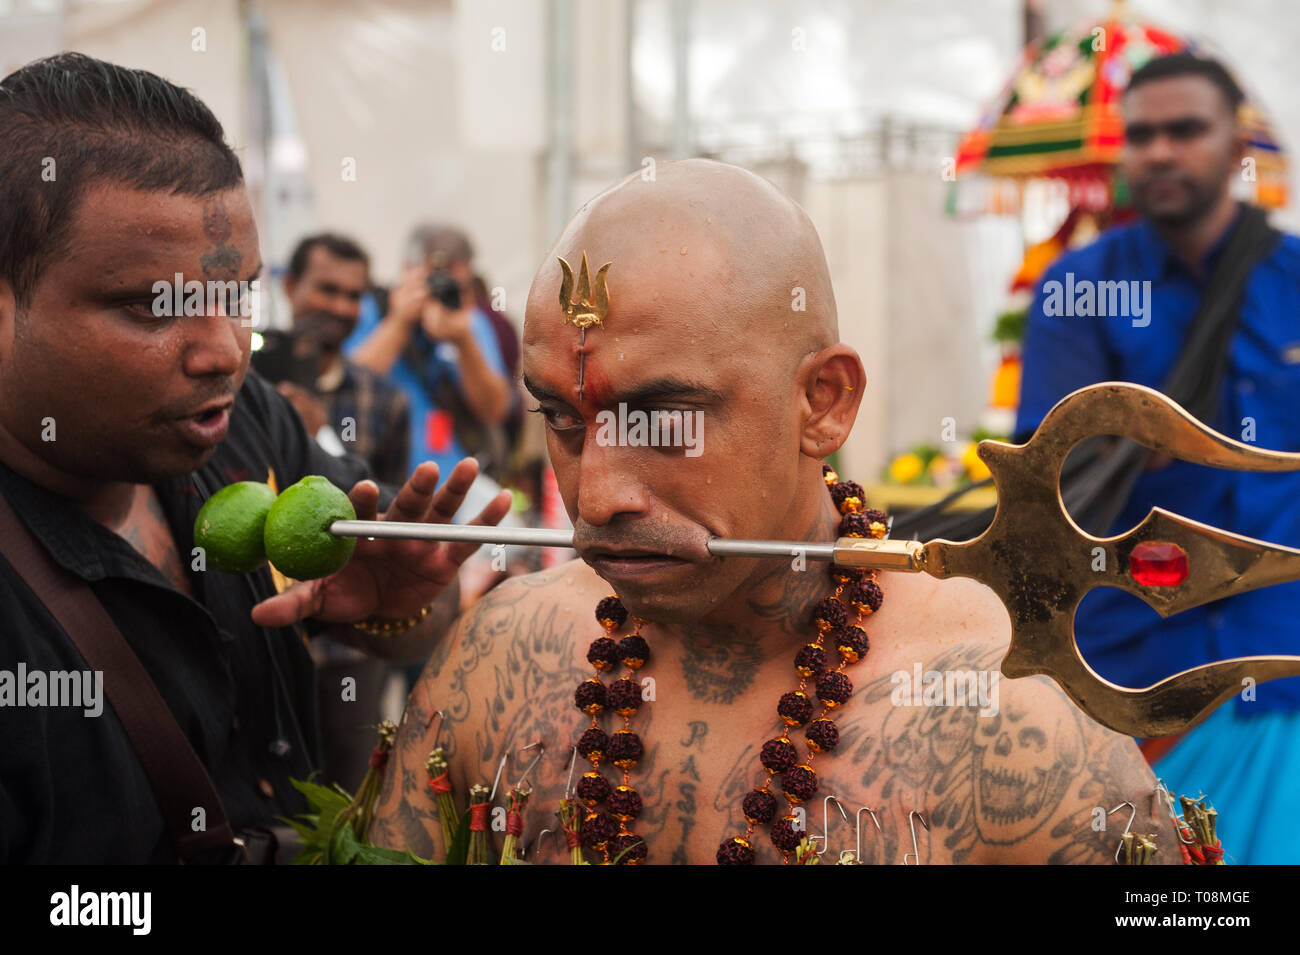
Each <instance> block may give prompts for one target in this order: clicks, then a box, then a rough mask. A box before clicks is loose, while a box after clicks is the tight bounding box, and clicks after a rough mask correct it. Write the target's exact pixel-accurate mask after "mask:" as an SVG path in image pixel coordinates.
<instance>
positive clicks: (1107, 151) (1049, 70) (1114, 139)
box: [956, 2, 1287, 211]
mask: <svg viewBox="0 0 1300 955" xmlns="http://www.w3.org/2000/svg"><path fill="white" fill-rule="evenodd" d="M1180 51H1187V52H1191V53H1202V54H1205V55H1211V53H1210V51H1209V50H1208V49H1206V47H1205V46H1204V45H1203V44H1198V43H1197V42H1195V41H1193V40H1190V39H1184V38H1180V37H1177V36H1175V35H1174V34H1172V33H1169V32H1168V31H1166V30H1162V29H1160V28H1159V27H1156V26H1152V25H1151V24H1147V23H1143V22H1140V21H1138V20H1137V19H1135V18H1134V17H1133V16H1132V15H1131V14H1130V12H1129V11H1128V9H1127V7H1126V6H1125V5H1124V4H1123V3H1122V2H1121V3H1117V4H1116V5H1115V7H1114V8H1113V9H1112V11H1111V13H1110V15H1109V16H1108V17H1107V18H1106V19H1104V20H1101V21H1090V22H1085V23H1081V24H1078V25H1076V26H1074V27H1071V28H1070V29H1068V30H1064V31H1062V32H1060V33H1057V34H1055V35H1053V36H1050V37H1047V38H1046V39H1044V40H1042V41H1038V42H1035V43H1032V44H1030V45H1029V46H1028V47H1026V49H1025V51H1024V54H1023V55H1022V57H1021V60H1020V63H1019V65H1018V66H1017V68H1016V70H1015V72H1014V73H1013V74H1012V76H1011V79H1010V80H1009V82H1008V83H1007V85H1006V86H1005V87H1004V88H1003V90H1002V92H1001V93H1000V94H999V96H998V97H997V99H996V101H995V102H994V104H993V106H992V107H991V108H990V109H989V110H988V111H987V112H986V113H985V115H984V117H983V118H982V119H981V121H980V123H979V125H978V126H977V127H976V128H975V129H974V130H972V131H971V132H970V133H968V134H967V135H966V136H965V137H964V138H963V139H962V141H961V143H960V145H959V146H958V149H957V156H956V174H957V177H958V179H959V180H960V179H961V177H962V176H964V175H968V174H971V173H983V174H985V175H987V176H992V177H1002V178H1008V179H1011V180H1022V181H1023V180H1025V179H1032V178H1057V179H1065V180H1067V181H1069V182H1070V184H1071V188H1070V191H1071V202H1070V204H1071V207H1079V206H1083V207H1085V208H1093V209H1099V208H1102V207H1104V206H1107V205H1109V204H1110V200H1111V198H1112V197H1111V185H1112V178H1113V172H1114V168H1115V166H1116V164H1117V162H1118V160H1119V153H1120V149H1121V147H1122V146H1123V141H1124V122H1123V117H1122V116H1121V113H1120V96H1121V94H1122V93H1123V91H1124V88H1125V87H1126V86H1127V85H1128V81H1129V77H1131V76H1132V75H1133V73H1134V72H1135V71H1136V70H1137V69H1139V68H1140V67H1141V66H1142V65H1143V64H1145V63H1146V62H1147V61H1148V60H1150V59H1153V58H1155V57H1158V56H1164V55H1166V54H1169V53H1176V52H1180ZM1225 65H1228V66H1229V68H1231V64H1225ZM1240 119H1241V122H1242V125H1243V129H1244V132H1245V136H1246V140H1247V156H1248V157H1249V158H1251V159H1252V160H1253V169H1251V170H1250V173H1251V174H1252V175H1253V184H1254V187H1255V196H1254V201H1255V202H1256V203H1257V204H1259V205H1261V206H1265V207H1268V208H1278V207H1281V206H1283V205H1285V204H1286V201H1287V186H1286V178H1287V177H1286V157H1285V155H1284V153H1283V152H1282V149H1281V147H1280V146H1279V145H1278V141H1277V138H1276V137H1275V136H1274V134H1273V131H1272V129H1271V128H1270V126H1269V123H1268V119H1267V117H1266V116H1265V114H1264V112H1263V110H1262V109H1261V108H1260V107H1259V105H1258V104H1257V103H1256V102H1255V101H1253V100H1252V99H1251V97H1250V96H1249V94H1248V95H1247V98H1246V102H1245V103H1243V104H1242V107H1241V112H1240ZM1244 178H1246V181H1247V182H1248V183H1249V182H1250V181H1251V178H1250V176H1249V175H1248V176H1247V177H1244ZM1013 194H1014V190H1013ZM1006 195H1007V194H1006V192H1005V191H1003V192H1001V193H998V192H997V191H996V190H994V196H993V198H995V199H997V200H998V205H1000V206H1002V207H1003V208H1000V209H998V210H996V211H1011V210H1009V209H1006V208H1005V205H1006ZM1118 198H1120V201H1121V204H1122V195H1121V196H1120V197H1118ZM962 204H963V205H965V203H962ZM1013 204H1014V200H1013Z"/></svg>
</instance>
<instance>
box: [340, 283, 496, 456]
mask: <svg viewBox="0 0 1300 955" xmlns="http://www.w3.org/2000/svg"><path fill="white" fill-rule="evenodd" d="M382 318H383V316H381V315H380V314H379V308H378V306H377V305H376V303H375V300H374V297H373V296H371V295H366V296H364V297H363V298H362V301H361V318H360V320H359V321H358V322H357V327H356V328H355V329H353V331H352V334H351V335H349V336H348V338H347V340H346V341H345V342H344V343H343V353H344V354H345V355H351V354H352V353H353V352H355V351H356V349H357V348H358V347H359V346H360V345H361V343H362V342H364V341H365V340H366V339H367V338H368V337H370V335H371V333H372V332H374V330H375V329H376V328H377V327H378V326H379V323H380V321H381V320H382ZM470 330H471V331H472V333H473V335H474V341H475V343H476V344H477V345H478V348H479V351H480V352H482V354H483V359H484V361H486V362H487V364H488V367H490V368H492V369H493V370H494V371H496V372H497V373H498V374H499V375H501V377H503V378H508V377H509V372H507V371H506V365H505V362H504V361H503V360H502V358H501V346H500V344H499V343H498V342H497V336H496V332H495V331H494V330H493V328H492V322H491V320H489V319H488V317H487V315H485V314H484V313H483V312H482V310H481V309H478V308H475V309H474V313H473V315H472V317H471V318H470ZM415 334H416V335H417V340H418V341H419V342H420V343H421V351H422V354H423V355H424V356H425V360H423V361H421V362H419V363H418V364H419V367H415V366H413V365H412V364H411V362H410V361H408V360H407V357H406V355H405V354H403V355H402V356H400V357H399V358H398V359H397V362H396V363H395V364H394V365H393V368H392V370H391V371H390V372H389V373H388V377H389V380H390V381H392V382H393V384H395V385H397V386H398V387H399V388H401V389H402V391H403V393H405V395H406V397H407V400H408V401H409V402H410V415H411V459H410V464H409V466H408V467H407V469H406V473H407V474H408V475H409V474H410V473H411V472H412V471H414V470H415V466H416V465H417V464H419V463H420V462H421V461H434V462H436V463H437V465H438V473H439V474H440V475H441V476H442V477H443V478H445V477H446V476H447V475H448V474H450V473H451V469H452V468H454V467H455V466H456V463H457V462H458V461H460V459H461V458H463V457H465V456H466V455H467V453H469V452H466V450H465V449H464V448H463V447H462V446H461V444H460V441H458V440H457V438H456V433H455V430H454V428H453V427H452V425H451V420H450V416H449V415H448V414H447V413H446V412H445V411H444V410H442V409H439V408H438V406H437V404H436V403H435V401H434V396H435V394H436V393H437V388H438V384H439V382H440V381H441V379H442V377H443V376H450V378H451V379H452V381H454V382H456V384H457V385H459V384H460V368H459V367H458V365H457V362H456V346H455V345H452V344H450V343H448V342H433V341H430V340H429V339H428V338H427V337H426V336H425V335H424V334H423V333H422V332H421V331H420V330H419V329H417V330H416V333H415Z"/></svg>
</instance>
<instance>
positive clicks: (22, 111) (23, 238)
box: [0, 53, 244, 308]
mask: <svg viewBox="0 0 1300 955" xmlns="http://www.w3.org/2000/svg"><path fill="white" fill-rule="evenodd" d="M0 143H3V144H4V145H3V147H0V279H3V280H6V281H8V282H9V283H10V284H11V285H12V286H13V290H14V297H15V299H16V300H17V303H18V306H19V308H23V307H24V306H26V305H28V304H29V303H30V301H31V295H32V291H33V290H34V289H35V287H36V283H37V281H38V279H39V278H40V275H41V271H42V269H43V268H44V267H45V264H46V263H47V262H49V261H50V260H51V259H52V258H53V257H55V256H57V255H59V254H60V253H61V252H63V251H64V248H65V244H66V242H67V239H68V233H69V230H70V227H71V225H72V220H73V217H74V215H75V213H76V210H77V206H78V204H79V203H80V201H81V198H82V197H83V196H84V195H85V193H86V191H87V189H88V188H89V187H91V186H92V185H97V184H100V183H113V184H117V185H122V186H126V187H130V188H135V189H143V190H149V191H156V192H157V191H165V192H167V193H169V194H171V195H186V196H204V195H208V194H210V193H213V192H220V191H222V190H224V189H231V188H234V187H236V186H238V185H240V184H241V183H242V182H243V181H244V175H243V171H242V170H241V169H240V165H239V159H238V157H236V156H235V154H234V152H233V151H231V149H230V147H229V146H227V145H226V141H225V136H224V134H223V132H222V129H221V123H220V122H218V121H217V118H216V116H214V115H213V114H212V111H211V110H210V109H208V108H207V107H206V106H205V105H203V103H202V102H201V101H200V100H199V99H198V97H196V96H195V95H194V94H193V93H190V92H189V91H188V90H184V89H181V88H180V87H179V86H175V85H174V84H172V83H169V82H167V81H166V80H164V79H163V78H162V77H160V76H157V75H155V74H153V73H148V72H145V71H144V70H129V69H126V68H125V67H121V66H115V65H114V64H112V63H105V62H104V61H103V60H96V59H94V58H92V57H89V56H85V55H83V54H80V53H60V54H59V55H57V56H51V57H46V58H45V59H43V60H36V61H35V62H32V63H28V64H27V65H26V66H24V67H22V68H21V69H19V70H16V71H15V72H13V73H10V74H9V75H8V76H6V77H5V78H4V79H3V80H0ZM47 160H52V161H53V166H52V167H51V166H50V163H49V162H47ZM47 169H49V172H46V170H47ZM47 180H48V181H47Z"/></svg>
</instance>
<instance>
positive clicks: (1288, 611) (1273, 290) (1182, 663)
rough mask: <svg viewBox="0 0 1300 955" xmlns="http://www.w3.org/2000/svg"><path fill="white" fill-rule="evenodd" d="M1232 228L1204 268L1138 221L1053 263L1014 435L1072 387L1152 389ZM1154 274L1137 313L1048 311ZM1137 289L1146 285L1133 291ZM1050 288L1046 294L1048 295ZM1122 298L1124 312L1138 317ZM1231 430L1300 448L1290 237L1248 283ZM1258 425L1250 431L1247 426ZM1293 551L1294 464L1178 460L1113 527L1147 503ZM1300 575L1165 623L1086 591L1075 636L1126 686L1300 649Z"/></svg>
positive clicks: (1296, 291) (1270, 697)
mask: <svg viewBox="0 0 1300 955" xmlns="http://www.w3.org/2000/svg"><path fill="white" fill-rule="evenodd" d="M1225 241H1226V235H1225V237H1224V238H1223V239H1221V240H1220V241H1219V243H1218V245H1217V246H1216V247H1215V248H1214V249H1212V250H1211V251H1210V253H1209V254H1208V255H1207V261H1206V262H1205V263H1204V265H1203V268H1202V269H1201V270H1200V276H1198V275H1197V274H1194V273H1193V272H1191V271H1189V270H1188V269H1187V268H1186V267H1185V266H1184V265H1183V264H1182V263H1181V262H1180V261H1179V260H1178V258H1177V257H1176V256H1175V255H1174V253H1173V252H1172V250H1171V249H1170V248H1169V247H1168V246H1167V245H1166V244H1165V243H1164V242H1163V240H1161V239H1160V237H1159V236H1158V235H1157V233H1156V232H1155V230H1154V229H1153V228H1152V227H1151V226H1150V225H1149V224H1148V223H1147V222H1146V221H1145V220H1143V221H1140V222H1138V223H1137V224H1134V225H1129V226H1124V227H1120V228H1116V229H1111V230H1109V231H1107V232H1105V233H1103V234H1102V235H1101V237H1099V238H1098V240H1097V241H1096V242H1094V243H1092V244H1091V245H1089V246H1086V247H1084V248H1081V249H1078V250H1076V251H1072V252H1068V253H1066V254H1065V255H1063V256H1062V257H1061V258H1059V259H1058V260H1057V261H1056V262H1055V263H1054V264H1053V265H1052V266H1051V268H1049V269H1048V270H1047V272H1046V273H1045V275H1044V276H1043V280H1042V283H1041V284H1040V285H1039V288H1038V290H1037V294H1036V295H1035V299H1034V303H1033V305H1032V307H1031V309H1030V315H1029V322H1028V327H1027V331H1026V338H1025V348H1024V366H1023V377H1022V381H1021V395H1020V411H1019V415H1018V418H1017V421H1016V440H1017V441H1023V440H1025V439H1027V438H1028V436H1029V435H1030V434H1031V433H1032V432H1033V429H1034V428H1035V427H1037V425H1038V423H1039V422H1040V421H1041V420H1042V418H1043V416H1044V415H1045V414H1046V413H1047V412H1048V411H1049V410H1050V409H1051V408H1052V406H1053V405H1054V404H1056V402H1057V401H1059V400H1060V399H1061V398H1063V397H1064V396H1065V395H1067V394H1069V393H1070V392H1072V391H1074V390H1076V389H1078V388H1082V387H1084V386H1085V385H1089V384H1093V383H1096V382H1099V381H1108V380H1121V381H1133V382H1137V383H1139V384H1143V385H1149V386H1151V387H1153V388H1160V386H1161V384H1162V382H1163V380H1164V378H1165V377H1166V375H1167V374H1168V373H1169V371H1170V370H1171V369H1172V367H1173V364H1174V362H1175V360H1176V359H1177V356H1178V353H1179V351H1180V350H1181V348H1182V345H1183V342H1184V340H1185V338H1186V336H1187V334H1188V331H1189V329H1190V326H1191V321H1192V318H1193V316H1194V315H1195V313H1196V308H1197V305H1198V304H1199V301H1200V298H1201V295H1202V294H1203V293H1204V291H1205V278H1204V276H1208V274H1209V273H1210V270H1211V269H1212V267H1213V264H1214V262H1215V261H1216V260H1217V256H1218V255H1219V253H1220V252H1221V251H1222V247H1223V244H1224V242H1225ZM1115 280H1121V281H1126V282H1138V283H1141V282H1144V281H1149V282H1150V283H1151V284H1150V286H1149V295H1148V296H1145V297H1144V298H1143V299H1141V300H1140V301H1142V303H1143V305H1144V309H1145V314H1143V315H1137V314H1126V315H1119V316H1116V315H1112V316H1107V317H1097V316H1093V317H1083V316H1081V315H1079V314H1075V315H1073V316H1069V317H1066V316H1061V315H1060V314H1059V313H1060V311H1061V310H1060V309H1058V308H1051V309H1046V310H1045V308H1044V305H1045V302H1046V301H1048V295H1050V293H1051V292H1052V291H1053V289H1054V288H1055V287H1054V286H1052V285H1050V284H1049V283H1052V282H1059V283H1061V284H1062V287H1063V288H1065V289H1068V288H1070V286H1071V285H1073V287H1074V288H1076V289H1078V288H1079V287H1080V283H1081V282H1092V283H1096V282H1102V281H1115ZM1138 287H1139V288H1140V287H1141V286H1138ZM1045 290H1046V291H1045ZM1131 306H1132V302H1130V312H1133V311H1134V310H1133V308H1132V307H1131ZM1046 311H1053V312H1054V313H1055V314H1053V315H1049V314H1046V313H1045V312H1046ZM1209 424H1210V425H1211V426H1212V427H1214V428H1216V429H1217V430H1219V431H1221V432H1223V433H1224V434H1227V435H1228V436H1230V437H1234V438H1238V439H1239V440H1243V441H1252V442H1253V443H1255V444H1257V445H1259V446H1260V447H1264V448H1272V449H1276V450H1282V451H1298V450H1300V238H1297V237H1295V236H1290V235H1287V236H1284V237H1283V238H1282V241H1281V242H1279V243H1278V245H1277V246H1276V247H1275V248H1274V250H1273V251H1272V253H1271V254H1270V255H1268V256H1267V257H1266V258H1264V259H1263V260H1261V261H1260V262H1258V263H1257V264H1256V265H1255V267H1254V269H1253V270H1252V271H1251V274H1250V276H1249V279H1248V280H1247V283H1246V289H1245V294H1244V297H1243V301H1242V309H1241V317H1240V324H1239V326H1238V329H1237V333H1236V335H1235V336H1234V338H1233V340H1232V344H1231V353H1230V356H1229V367H1228V369H1227V371H1226V373H1225V381H1224V384H1223V391H1222V395H1221V399H1220V409H1219V414H1218V417H1217V419H1216V420H1214V421H1211V422H1209ZM1252 431H1253V434H1252ZM1156 505H1159V506H1161V507H1163V508H1165V509H1167V510H1170V511H1173V512H1175V513H1177V514H1181V515H1183V516H1185V517H1190V518H1192V519H1194V520H1198V521H1203V522H1205V523H1208V524H1213V525H1215V526H1217V527H1222V528H1224V529H1226V530H1230V531H1234V532H1236V533H1239V534H1245V535H1247V536H1250V537H1255V538H1260V539H1262V540H1266V541H1271V542H1274V543H1278V544H1285V545H1289V546H1291V547H1300V473H1297V472H1289V473H1274V474H1261V473H1251V472H1246V471H1225V470H1217V469H1213V468H1205V467H1201V466H1198V465H1192V464H1187V463H1186V462H1182V461H1175V462H1174V463H1173V464H1171V465H1169V466H1168V467H1166V468H1163V469H1160V470H1157V471H1151V472H1147V473H1144V474H1143V475H1142V476H1141V477H1140V478H1139V479H1138V481H1137V484H1136V486H1135V488H1134V492H1133V495H1132V497H1131V499H1130V500H1129V503H1128V506H1127V507H1126V508H1125V510H1124V511H1123V513H1121V514H1120V516H1119V518H1118V520H1117V521H1116V522H1115V525H1114V527H1112V528H1111V531H1110V533H1111V534H1119V533H1123V532H1124V531H1127V530H1129V529H1130V528H1132V527H1134V526H1135V525H1137V524H1138V523H1139V522H1140V521H1141V520H1142V519H1143V518H1144V517H1145V516H1146V514H1147V512H1148V511H1149V510H1150V509H1151V508H1152V507H1153V506H1156ZM1297 607H1300V582H1296V583H1289V584H1279V585H1277V586H1273V587H1267V588H1263V589H1260V590H1255V591H1251V592H1250V593H1246V594H1240V595H1237V596H1234V597H1231V598H1228V599H1226V600H1219V601H1215V602H1213V603H1210V604H1207V605H1205V606H1202V607H1197V608H1194V609H1192V610H1187V611H1184V612H1183V613H1180V614H1176V615H1174V616H1172V617H1170V618H1168V619H1166V620H1161V619H1160V617H1159V616H1158V615H1157V614H1156V612H1155V611H1154V610H1152V609H1151V608H1150V607H1149V606H1147V604H1146V603H1144V602H1143V601H1141V600H1139V599H1138V598H1136V597H1133V596H1131V595H1129V594H1127V593H1124V592H1123V591H1120V590H1116V589H1114V588H1112V587H1098V588H1096V589H1094V590H1092V591H1091V592H1089V593H1088V594H1087V596H1085V597H1084V599H1083V601H1082V602H1081V604H1080V606H1079V610H1078V613H1077V614H1076V617H1075V633H1076V636H1077V638H1078V642H1079V647H1080V649H1081V650H1082V652H1083V654H1084V656H1085V658H1086V659H1087V660H1088V663H1089V664H1090V665H1091V666H1092V667H1093V668H1094V669H1095V670H1096V671H1097V672H1098V673H1100V674H1101V675H1102V676H1104V677H1105V678H1107V679H1109V680H1112V681H1114V682H1116V683H1119V684H1122V685H1124V686H1132V687H1143V686H1149V685H1150V684H1152V683H1155V682H1156V681H1158V680H1161V679H1163V678H1165V677H1167V676H1170V675H1172V674H1174V673H1177V672H1179V671H1181V670H1184V669H1187V668H1188V667H1193V666H1198V665H1200V664H1204V663H1210V662H1214V661H1216V660H1224V659H1228V658H1230V657H1239V656H1252V655H1258V654H1278V653H1285V654H1300V615H1297V612H1296V610H1297ZM1255 693H1256V697H1257V698H1256V700H1255V701H1253V702H1247V701H1244V700H1242V699H1240V698H1238V699H1237V701H1236V706H1237V707H1238V708H1239V710H1241V712H1243V713H1247V712H1262V711H1273V710H1285V711H1295V710H1297V709H1300V678H1290V679H1286V680H1274V681H1272V682H1269V683H1262V684H1260V685H1259V686H1258V687H1256V688H1255Z"/></svg>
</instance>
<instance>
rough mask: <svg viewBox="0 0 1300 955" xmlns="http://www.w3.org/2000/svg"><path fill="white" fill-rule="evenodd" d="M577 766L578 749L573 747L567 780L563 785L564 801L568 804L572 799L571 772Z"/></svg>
mask: <svg viewBox="0 0 1300 955" xmlns="http://www.w3.org/2000/svg"><path fill="white" fill-rule="evenodd" d="M577 765H578V747H577V746H574V747H573V755H572V756H570V757H569V779H568V782H566V783H565V784H564V801H565V802H568V801H569V800H570V799H572V798H573V770H574V768H575V767H576V766H577Z"/></svg>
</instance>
